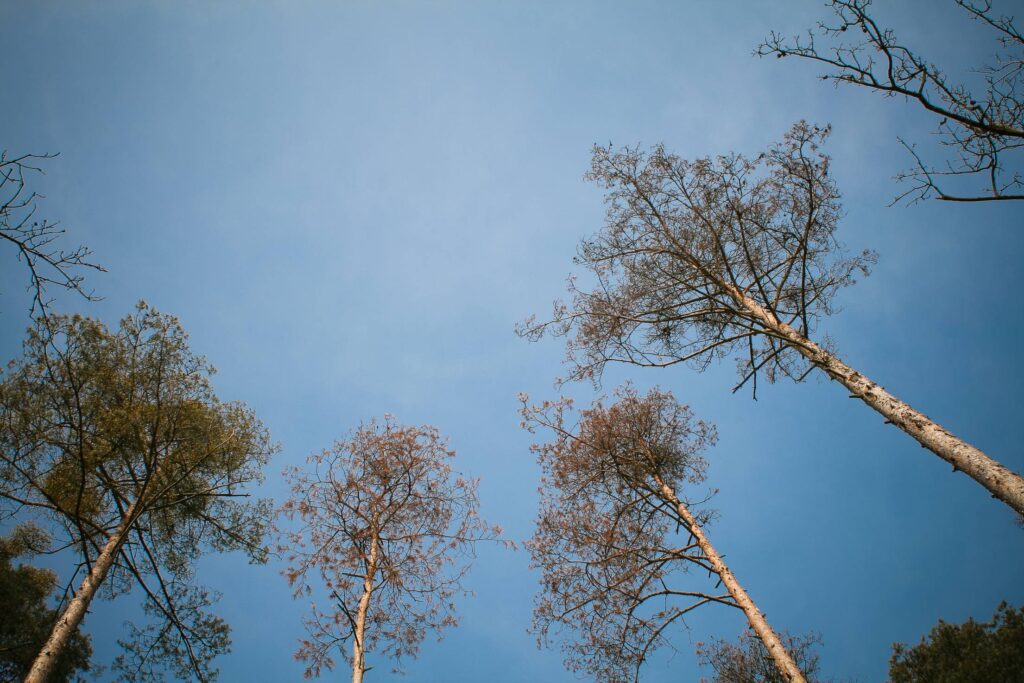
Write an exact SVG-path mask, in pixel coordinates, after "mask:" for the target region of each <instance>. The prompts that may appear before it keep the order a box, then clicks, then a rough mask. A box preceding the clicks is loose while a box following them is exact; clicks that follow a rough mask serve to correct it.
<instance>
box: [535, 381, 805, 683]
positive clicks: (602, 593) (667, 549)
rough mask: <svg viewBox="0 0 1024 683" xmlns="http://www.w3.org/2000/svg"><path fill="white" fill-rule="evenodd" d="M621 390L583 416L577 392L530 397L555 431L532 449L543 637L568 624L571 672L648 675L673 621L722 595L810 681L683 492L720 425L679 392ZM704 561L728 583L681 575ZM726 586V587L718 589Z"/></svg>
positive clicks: (796, 677) (788, 667)
mask: <svg viewBox="0 0 1024 683" xmlns="http://www.w3.org/2000/svg"><path fill="white" fill-rule="evenodd" d="M616 398H617V400H616V402H615V403H613V404H612V405H611V406H609V407H607V408H606V407H604V406H603V405H602V404H601V402H600V401H598V402H596V403H595V404H594V405H593V406H591V408H590V409H588V410H582V411H580V412H579V415H578V416H575V415H574V414H573V411H572V407H571V406H572V402H571V401H570V400H568V399H562V400H561V401H558V402H545V403H543V404H542V405H540V406H534V407H530V406H528V405H527V403H526V401H527V399H526V397H525V396H523V397H522V400H523V410H522V414H523V420H524V421H523V425H524V427H526V428H527V429H528V430H530V431H531V432H534V431H535V430H536V429H537V428H543V429H546V430H550V431H551V432H553V434H554V439H553V440H552V441H550V442H546V443H539V444H535V445H534V446H533V447H532V450H533V451H534V453H536V454H537V458H538V461H539V463H540V466H541V469H542V472H543V474H542V479H541V487H540V493H541V503H540V513H539V515H538V518H537V529H536V532H535V533H534V536H533V538H532V539H531V540H530V541H529V543H528V547H529V550H530V553H531V555H532V557H533V564H534V566H535V567H537V568H539V569H540V570H541V573H542V578H541V585H542V591H541V593H540V594H539V595H538V597H537V599H536V602H535V607H534V629H535V631H536V632H537V634H538V639H539V643H540V644H546V643H547V642H548V641H549V638H550V637H551V635H552V633H553V632H559V633H561V632H566V631H567V632H569V633H572V634H573V635H574V638H573V639H569V640H567V641H563V651H564V652H565V653H566V660H565V661H566V666H567V667H568V668H569V669H571V670H573V671H577V672H580V671H582V672H586V673H587V674H589V675H591V676H593V677H595V678H596V679H597V680H599V681H627V680H638V679H639V675H640V667H641V666H642V665H643V663H644V662H645V661H646V660H647V658H648V655H649V653H651V652H652V651H653V650H654V649H655V648H657V647H659V646H662V645H668V644H670V641H669V639H668V637H667V635H666V634H667V633H668V632H669V630H670V627H672V626H673V625H674V624H675V625H677V626H678V625H680V623H681V622H680V620H681V618H682V617H683V616H684V615H686V614H687V613H689V612H690V611H691V610H694V609H696V608H697V607H700V606H701V605H705V604H709V603H719V604H723V605H731V606H733V607H738V608H739V609H741V610H742V611H743V613H744V615H745V616H746V618H747V621H748V623H749V624H750V626H751V628H753V629H754V631H755V632H756V633H757V635H758V637H759V638H760V639H761V640H762V642H763V643H764V644H765V647H766V648H767V650H768V652H769V653H770V654H771V657H772V660H773V661H774V663H775V666H776V667H778V671H779V672H780V674H781V675H782V676H783V680H785V681H788V682H790V683H795V682H800V683H804V682H805V678H804V676H803V674H802V673H801V672H800V669H799V668H798V666H797V664H796V663H795V662H794V660H793V658H792V657H791V655H790V654H789V653H788V652H787V651H786V648H785V647H784V645H783V643H782V640H781V639H780V638H779V636H778V635H777V634H776V633H775V632H774V631H773V630H772V628H771V626H769V624H768V621H767V620H766V619H765V617H764V614H762V613H761V611H760V610H759V609H758V608H757V606H756V605H755V604H754V602H753V600H751V598H750V596H749V595H748V594H747V592H746V591H745V590H744V589H743V588H742V586H740V583H739V581H738V580H737V579H736V577H735V576H734V575H733V573H732V572H731V571H730V570H729V567H728V566H727V565H726V564H725V562H724V561H723V560H722V557H721V555H719V554H718V552H717V551H716V550H715V548H714V546H712V545H711V541H710V540H709V539H708V536H707V534H706V533H705V531H704V529H703V527H704V525H705V524H706V523H707V521H708V520H709V519H710V513H709V512H707V511H703V512H699V511H698V512H694V511H693V509H692V508H693V505H694V503H693V502H691V501H689V500H687V499H686V498H685V497H684V493H683V487H684V486H686V485H695V484H699V483H700V482H701V481H703V479H704V472H705V469H706V463H705V461H704V458H703V456H702V452H703V451H704V450H705V449H706V448H707V447H708V446H710V445H711V444H712V443H714V441H715V438H716V437H715V429H714V427H713V426H712V425H708V424H706V423H705V422H703V421H699V420H695V419H694V417H693V414H692V412H691V411H690V410H689V408H687V407H684V406H680V405H679V404H678V403H677V402H676V400H675V399H674V398H673V397H672V395H671V394H670V393H666V392H661V391H658V390H652V391H650V392H649V393H648V394H647V395H646V396H639V395H638V394H637V393H636V391H635V390H634V389H633V388H632V387H631V386H629V385H626V386H625V387H623V388H620V389H619V390H618V391H617V392H616ZM573 423H575V427H573V426H572V424H573ZM680 531H681V532H682V533H680ZM694 568H696V569H700V570H703V571H706V572H708V574H709V575H714V576H715V577H716V578H717V579H718V584H717V585H716V586H713V587H709V588H705V589H700V588H693V587H689V586H683V585H681V583H680V578H681V575H683V574H686V573H687V572H688V571H689V570H690V569H694ZM723 584H724V587H725V590H724V592H720V593H715V592H712V591H714V590H715V588H717V586H718V585H723ZM677 622H679V623H677Z"/></svg>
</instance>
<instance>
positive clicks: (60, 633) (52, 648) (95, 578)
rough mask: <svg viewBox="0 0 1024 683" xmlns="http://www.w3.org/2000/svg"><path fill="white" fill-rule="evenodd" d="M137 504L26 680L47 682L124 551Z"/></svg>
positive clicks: (93, 568) (67, 611) (100, 557)
mask: <svg viewBox="0 0 1024 683" xmlns="http://www.w3.org/2000/svg"><path fill="white" fill-rule="evenodd" d="M136 504H137V503H133V504H132V505H131V506H129V508H128V510H127V511H126V513H125V515H124V517H123V518H122V519H121V523H120V524H118V525H117V528H116V529H114V533H112V534H111V535H110V538H108V539H107V542H106V544H105V545H104V546H103V550H102V551H100V554H99V557H97V558H96V562H94V563H93V565H92V569H91V570H90V571H89V574H88V575H87V576H86V577H85V579H83V580H82V585H81V586H79V588H78V590H77V591H76V592H75V596H74V597H73V598H72V599H71V602H69V603H68V606H67V608H66V609H65V610H64V613H63V614H61V615H60V619H58V620H57V623H56V624H55V625H54V627H53V630H52V631H51V632H50V637H49V638H48V639H47V641H46V644H45V645H43V649H42V650H41V651H40V652H39V654H38V655H37V656H36V659H35V661H34V662H32V669H31V670H30V671H29V672H28V676H26V677H25V683H46V681H47V680H49V677H50V674H51V673H52V672H53V667H54V666H55V665H56V663H57V659H58V658H59V657H60V654H61V652H63V650H64V648H65V647H66V646H67V644H68V642H69V641H70V640H71V636H72V635H74V633H75V631H77V630H78V627H79V626H80V625H81V624H82V620H83V619H85V613H86V612H87V611H88V609H89V603H91V602H92V599H93V598H94V597H95V596H96V591H98V590H99V587H100V585H101V584H102V583H103V580H104V579H105V578H106V577H107V573H108V572H109V571H110V568H111V567H112V566H113V565H114V560H115V559H116V558H117V553H118V552H120V551H121V546H122V545H124V542H125V540H126V539H127V538H128V531H129V529H130V528H131V525H132V524H133V523H134V522H135V507H136Z"/></svg>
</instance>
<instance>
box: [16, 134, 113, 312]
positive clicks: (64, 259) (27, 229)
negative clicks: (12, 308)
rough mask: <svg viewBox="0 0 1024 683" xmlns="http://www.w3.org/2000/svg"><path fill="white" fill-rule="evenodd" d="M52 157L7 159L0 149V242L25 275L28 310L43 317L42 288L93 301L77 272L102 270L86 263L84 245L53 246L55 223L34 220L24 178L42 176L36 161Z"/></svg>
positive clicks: (34, 198)
mask: <svg viewBox="0 0 1024 683" xmlns="http://www.w3.org/2000/svg"><path fill="white" fill-rule="evenodd" d="M53 156H54V155H49V154H44V155H39V154H23V155H21V156H9V155H8V153H7V152H6V151H0V243H6V244H9V245H10V246H12V247H13V248H14V249H15V251H16V252H17V258H18V260H19V261H22V262H23V263H24V264H25V266H26V267H27V268H28V271H29V290H30V291H31V292H32V309H31V312H32V313H33V314H36V315H40V316H42V315H45V313H46V309H47V306H48V305H49V303H50V301H49V299H48V298H47V294H46V289H47V287H49V286H51V285H53V286H56V287H61V288H63V289H67V290H71V291H74V292H77V293H79V294H81V295H82V296H83V297H85V298H86V299H93V298H94V296H93V294H92V292H91V291H86V290H85V289H84V288H83V286H82V285H83V282H84V279H85V278H84V276H83V275H82V274H81V271H82V270H83V269H85V270H88V269H92V270H98V271H101V272H105V269H104V268H103V267H102V266H99V265H96V264H95V263H92V262H91V261H89V257H90V256H91V254H92V252H90V251H89V249H87V248H85V247H81V246H80V247H75V248H74V249H71V250H69V251H65V250H64V249H62V248H60V247H59V246H58V245H57V241H58V239H59V238H60V237H61V236H62V235H63V234H64V229H63V228H61V227H60V225H59V224H57V223H52V222H50V221H47V220H46V219H41V218H39V217H37V216H36V210H37V208H38V202H39V199H41V198H42V196H41V195H39V194H38V193H36V192H34V191H32V190H30V189H29V186H28V180H27V178H28V176H30V175H31V174H33V173H42V172H43V168H42V163H43V162H45V161H47V160H49V159H52V158H53Z"/></svg>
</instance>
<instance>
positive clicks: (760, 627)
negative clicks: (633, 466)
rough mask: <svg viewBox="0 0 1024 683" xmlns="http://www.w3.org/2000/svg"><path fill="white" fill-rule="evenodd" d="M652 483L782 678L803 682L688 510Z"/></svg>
mask: <svg viewBox="0 0 1024 683" xmlns="http://www.w3.org/2000/svg"><path fill="white" fill-rule="evenodd" d="M655 481H657V482H658V486H659V487H660V488H661V494H662V496H664V498H665V499H666V500H667V501H668V502H670V503H671V504H672V505H674V506H675V509H676V512H678V513H679V516H680V517H682V518H683V520H684V521H685V522H686V525H687V527H688V531H689V532H690V533H691V534H693V537H694V538H695V539H697V545H699V546H700V549H701V550H702V551H704V555H706V556H707V558H708V563H709V564H710V565H711V568H712V569H714V570H715V573H716V574H718V577H719V578H720V579H721V580H722V584H723V585H725V588H726V590H728V591H729V595H731V596H732V597H733V599H734V600H735V601H736V604H737V605H739V607H740V609H742V610H743V613H744V614H746V615H747V622H749V623H750V626H751V628H753V629H754V632H755V633H757V636H758V637H759V638H760V639H761V642H762V643H764V646H765V648H766V649H767V650H768V654H769V655H771V658H772V659H773V660H774V661H775V666H777V667H778V669H779V672H780V673H782V675H783V676H785V677H786V680H787V681H788V682H789V683H807V679H805V678H804V675H803V673H801V671H800V669H799V668H798V667H797V665H796V662H794V661H793V658H792V657H791V656H790V655H789V653H788V652H786V648H785V647H784V646H783V644H782V640H780V639H779V636H778V634H776V633H775V631H773V630H772V627H771V626H769V625H768V620H767V619H765V618H764V614H762V613H761V610H759V609H758V608H757V605H755V604H754V601H753V600H751V599H750V596H749V595H747V592H746V591H745V590H743V587H742V586H741V585H740V582H739V581H737V580H736V577H735V576H733V573H732V572H731V571H729V567H728V565H726V564H725V562H723V561H722V558H721V557H720V556H719V554H718V553H717V552H716V551H715V547H714V546H713V545H711V541H709V540H708V537H707V536H705V535H704V531H703V529H701V528H700V525H699V524H697V518H696V517H694V516H693V515H692V514H691V513H690V509H689V508H688V507H686V505H685V504H683V502H682V501H681V500H679V497H678V496H677V495H676V492H675V491H674V490H673V489H672V487H671V486H669V485H668V484H666V483H665V482H664V481H663V480H662V479H661V477H658V476H655Z"/></svg>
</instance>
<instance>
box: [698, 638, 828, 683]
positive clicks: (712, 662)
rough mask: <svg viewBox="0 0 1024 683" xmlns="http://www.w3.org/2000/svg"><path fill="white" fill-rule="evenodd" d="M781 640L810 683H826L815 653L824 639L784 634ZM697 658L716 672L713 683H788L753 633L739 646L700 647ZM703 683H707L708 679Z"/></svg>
mask: <svg viewBox="0 0 1024 683" xmlns="http://www.w3.org/2000/svg"><path fill="white" fill-rule="evenodd" d="M780 637H781V638H782V642H783V644H784V645H785V647H786V651H787V652H789V653H790V654H791V655H792V656H793V660H794V661H795V662H796V663H797V666H799V667H800V670H801V671H802V672H803V673H804V676H806V677H807V681H808V683H818V682H819V681H821V683H825V681H824V680H823V679H821V678H820V677H819V674H818V669H819V668H820V662H819V659H820V658H819V657H818V653H817V652H815V651H814V648H815V646H817V645H820V644H821V636H820V635H818V634H817V633H812V634H809V635H806V636H791V635H789V634H788V633H782V634H781V635H780ZM697 657H698V658H700V663H701V664H702V665H704V666H710V667H711V668H712V669H713V670H714V672H715V677H714V678H713V679H711V683H786V679H785V678H783V677H782V675H781V674H780V673H779V670H778V668H777V667H776V666H775V661H774V660H773V659H772V657H771V655H770V654H769V653H768V650H767V649H766V648H765V646H764V643H763V642H761V639H760V638H758V637H757V634H755V633H752V632H751V631H749V630H747V631H744V632H743V633H741V634H740V638H739V641H738V642H737V643H735V644H733V643H730V642H727V641H725V640H715V641H712V642H710V643H697ZM701 681H702V683H706V679H703V678H702V679H701Z"/></svg>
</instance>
